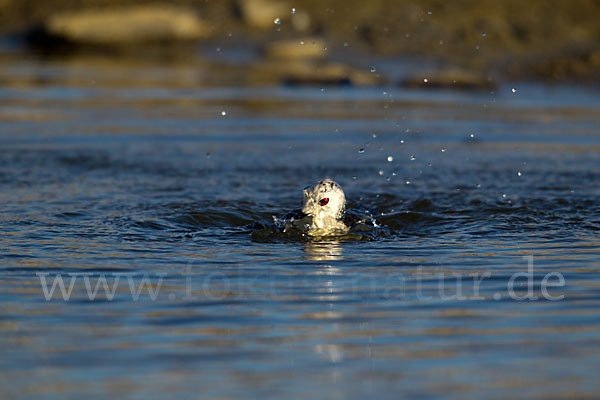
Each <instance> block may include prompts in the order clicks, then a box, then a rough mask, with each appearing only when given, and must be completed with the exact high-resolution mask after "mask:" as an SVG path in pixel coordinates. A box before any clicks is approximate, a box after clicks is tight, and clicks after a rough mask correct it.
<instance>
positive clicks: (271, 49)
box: [265, 38, 327, 59]
mask: <svg viewBox="0 0 600 400" xmlns="http://www.w3.org/2000/svg"><path fill="white" fill-rule="evenodd" d="M326 47H327V46H326V44H325V41H324V40H322V39H318V38H305V39H291V40H278V41H276V42H271V43H269V44H268V45H267V46H266V49H265V52H266V54H267V56H268V57H270V58H282V59H318V58H323V57H324V56H325V51H324V49H325V48H326Z"/></svg>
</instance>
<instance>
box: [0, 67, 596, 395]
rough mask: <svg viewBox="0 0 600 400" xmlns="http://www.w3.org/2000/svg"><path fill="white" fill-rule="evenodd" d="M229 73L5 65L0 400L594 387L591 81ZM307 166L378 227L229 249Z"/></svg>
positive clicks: (300, 182)
mask: <svg viewBox="0 0 600 400" xmlns="http://www.w3.org/2000/svg"><path fill="white" fill-rule="evenodd" d="M238 68H239V70H233V71H232V70H230V69H227V68H223V67H222V66H218V65H217V66H214V65H188V64H182V65H161V64H132V63H125V62H122V63H121V62H114V61H113V62H111V61H108V60H97V59H85V58H83V59H74V60H70V61H64V60H63V61H59V60H39V59H35V58H23V57H13V58H11V57H8V58H6V57H5V58H4V59H3V61H2V69H0V84H1V86H0V104H1V105H2V106H1V108H0V121H1V125H0V165H1V168H0V188H1V189H0V232H1V235H0V260H1V264H0V271H1V275H0V276H1V278H0V287H1V289H2V290H1V291H0V332H1V334H0V349H2V357H1V359H0V368H1V369H2V374H1V376H2V378H0V383H1V385H0V393H1V394H2V396H1V397H2V398H26V397H32V396H38V395H40V394H44V396H45V398H57V399H59V398H61V399H62V398H77V397H82V396H83V395H84V394H85V395H86V397H87V398H106V397H108V396H118V397H120V398H144V399H147V398H165V397H168V398H189V397H190V395H192V396H194V397H200V396H202V397H210V398H214V397H219V398H247V397H273V398H282V397H286V398H307V397H311V398H312V397H319V398H339V399H347V398H364V397H365V396H372V395H377V397H378V398H398V396H399V395H400V394H404V395H407V396H411V397H417V396H419V397H422V398H433V397H446V398H464V397H465V396H466V397H470V398H480V397H484V396H485V397H487V398H506V397H507V395H510V396H511V397H512V396H515V395H516V396H518V397H525V398H538V397H594V396H595V395H597V393H598V390H600V384H599V383H598V379H597V371H598V369H599V368H600V311H599V310H600V308H599V307H600V296H599V295H598V289H599V288H600V274H599V272H600V264H599V256H600V249H599V246H598V245H599V240H598V237H599V236H598V235H599V232H600V216H599V215H600V201H599V199H600V197H599V195H600V190H599V185H598V183H599V182H600V162H599V161H600V159H599V154H600V132H599V128H598V127H599V126H600V93H599V92H598V91H596V90H594V89H583V88H578V87H573V86H554V87H545V86H540V85H534V84H517V85H516V89H517V91H516V92H513V91H512V90H511V88H512V86H503V87H499V88H498V89H496V90H495V91H494V93H490V92H487V91H484V92H459V91H456V92H455V91H439V90H437V91H428V90H416V89H413V90H406V89H401V88H399V87H393V86H390V87H381V88H352V87H340V88H338V87H324V88H320V87H285V86H283V87H279V86H276V87H262V86H254V85H251V84H250V85H246V84H242V82H237V81H236V80H235V79H236V77H239V76H240V74H242V73H243V67H238ZM222 111H225V113H226V115H222ZM471 135H472V136H471ZM360 149H364V152H360ZM388 156H391V157H392V161H391V162H388ZM323 177H331V178H333V179H335V180H336V181H337V182H339V183H340V184H341V185H342V187H343V188H344V190H345V192H346V195H347V198H348V199H349V202H350V205H359V206H363V207H367V208H369V209H372V210H376V211H377V213H378V220H379V221H380V223H381V224H383V225H384V226H386V227H387V229H388V232H387V234H386V235H383V236H381V237H378V238H375V239H374V240H349V239H344V240H336V239H328V240H289V239H286V238H277V237H275V238H272V240H266V241H256V240H252V238H251V232H250V229H249V225H251V224H252V223H253V222H260V223H263V224H268V223H270V222H271V221H272V217H273V216H281V215H284V214H285V213H286V212H288V211H290V210H292V209H294V208H298V206H299V205H300V203H301V199H302V188H303V187H304V186H306V185H309V184H313V183H314V182H316V181H317V180H318V179H321V178H323ZM530 262H531V263H532V267H531V270H532V271H533V272H532V274H531V277H532V282H531V286H529V282H528V280H527V278H528V276H524V275H523V274H522V275H520V276H514V274H515V273H517V272H522V273H523V272H527V271H528V263H530ZM85 274H87V275H85ZM548 274H552V275H548ZM57 277H62V278H63V280H64V282H65V286H66V289H65V290H67V289H68V287H69V283H70V282H71V281H72V282H73V290H72V293H71V295H70V297H69V300H68V301H63V296H62V295H61V292H60V288H59V287H56V288H55V292H54V294H53V295H52V296H51V300H49V301H47V300H46V299H45V293H44V290H43V286H42V282H43V281H45V282H46V283H47V285H48V287H51V286H52V283H53V282H55V279H57ZM511 277H513V283H514V288H515V289H514V292H511V291H510V289H511V287H512V286H511V283H510V282H511ZM101 278H105V279H106V281H107V282H108V285H109V286H110V287H111V288H113V287H114V288H115V292H114V297H113V298H112V300H111V299H109V298H110V297H111V296H109V295H107V294H106V293H105V292H104V290H103V289H102V287H100V286H98V288H99V291H98V293H97V295H96V297H95V299H94V300H93V301H90V299H89V296H88V292H87V290H86V281H85V279H87V284H88V285H89V286H90V288H92V289H93V288H94V287H95V286H96V284H97V283H98V282H99V279H101ZM144 278H145V279H146V281H144ZM561 279H562V280H563V281H562V282H563V284H561ZM475 282H478V285H476V284H475ZM544 282H545V286H544V287H545V288H546V290H547V291H546V292H543V291H542V284H543V283H544ZM144 283H150V286H151V289H153V290H154V291H153V292H152V291H150V292H149V291H148V287H147V286H146V287H144V286H142V291H141V293H140V295H139V297H137V296H136V293H133V294H132V293H131V291H130V286H129V285H130V284H131V285H133V288H134V289H136V290H137V289H139V288H140V286H139V285H143V284H144ZM113 285H114V286H113ZM528 289H531V293H530V294H531V296H535V297H537V300H519V298H521V297H523V296H525V295H527V294H528V292H527V290H528ZM134 292H135V290H134ZM154 295H155V296H154ZM518 296H521V297H518ZM136 297H137V300H136ZM153 297H155V298H154V299H153ZM556 298H561V300H552V299H556Z"/></svg>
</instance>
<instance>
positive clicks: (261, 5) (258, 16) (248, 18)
mask: <svg viewBox="0 0 600 400" xmlns="http://www.w3.org/2000/svg"><path fill="white" fill-rule="evenodd" d="M238 5H239V7H240V11H241V14H242V17H243V18H244V21H245V22H246V24H248V25H249V26H251V27H253V28H259V29H269V28H273V29H274V28H275V27H276V24H275V22H274V21H275V18H279V20H280V21H284V20H287V19H288V17H289V16H290V12H291V7H289V5H288V4H287V3H282V2H278V1H272V0H239V2H238Z"/></svg>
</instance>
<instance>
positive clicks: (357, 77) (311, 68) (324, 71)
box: [251, 59, 384, 86]
mask: <svg viewBox="0 0 600 400" xmlns="http://www.w3.org/2000/svg"><path fill="white" fill-rule="evenodd" d="M251 81H252V82H253V83H261V84H265V83H277V82H279V83H283V84H287V85H328V86H329V85H357V86H370V85H378V84H382V83H384V80H383V79H382V78H380V77H378V76H377V75H375V74H372V73H370V72H367V71H363V70H359V69H356V68H353V67H351V66H349V65H346V64H342V63H338V62H331V61H316V60H310V59H306V60H270V61H266V62H263V63H261V64H259V65H257V67H256V68H254V70H253V73H252V76H251Z"/></svg>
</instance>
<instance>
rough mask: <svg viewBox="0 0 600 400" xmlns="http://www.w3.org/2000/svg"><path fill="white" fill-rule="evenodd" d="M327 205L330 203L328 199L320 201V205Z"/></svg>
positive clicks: (324, 198)
mask: <svg viewBox="0 0 600 400" xmlns="http://www.w3.org/2000/svg"><path fill="white" fill-rule="evenodd" d="M327 203H329V198H328V197H323V198H322V199H321V200H319V205H321V206H324V205H326V204H327Z"/></svg>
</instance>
